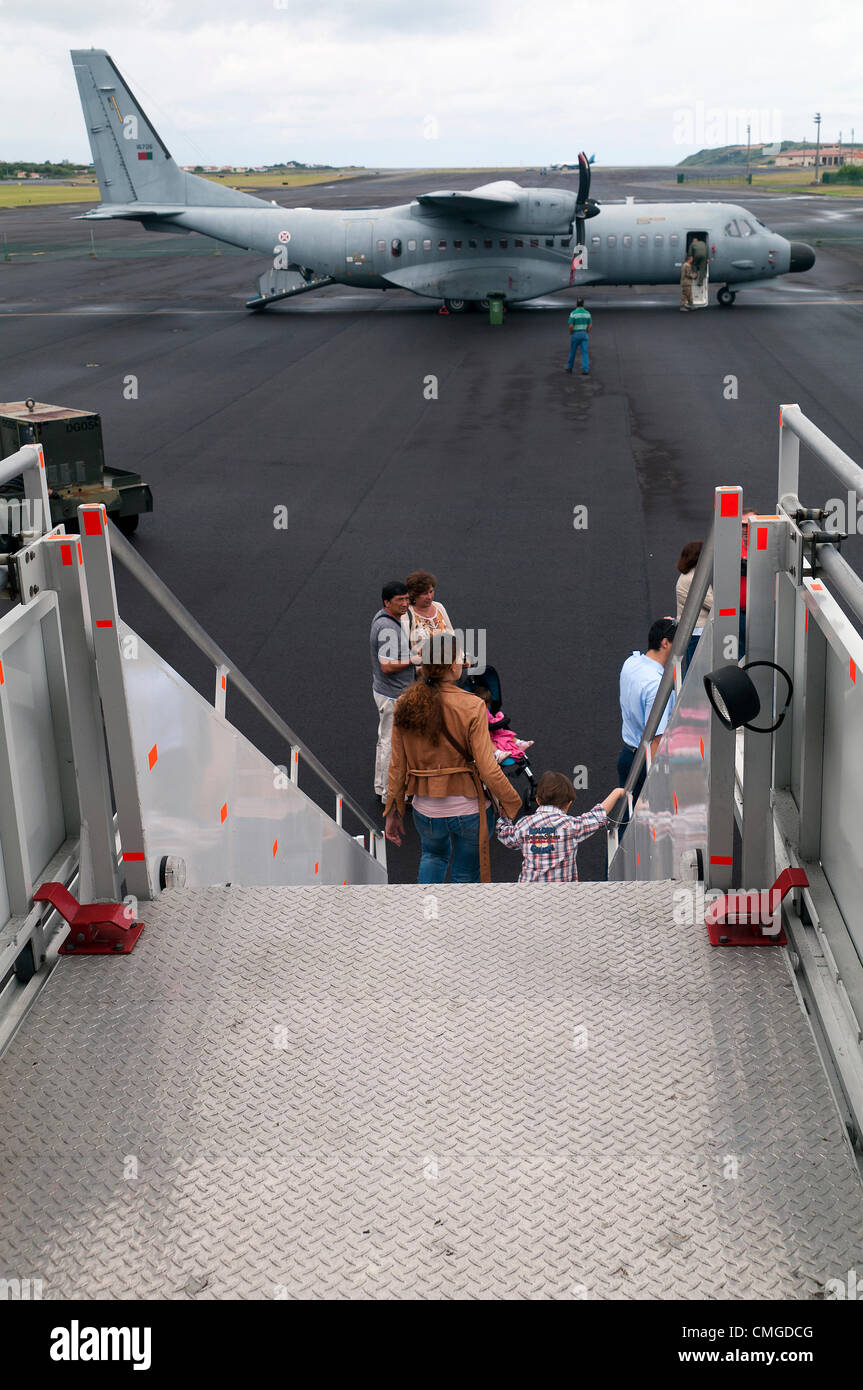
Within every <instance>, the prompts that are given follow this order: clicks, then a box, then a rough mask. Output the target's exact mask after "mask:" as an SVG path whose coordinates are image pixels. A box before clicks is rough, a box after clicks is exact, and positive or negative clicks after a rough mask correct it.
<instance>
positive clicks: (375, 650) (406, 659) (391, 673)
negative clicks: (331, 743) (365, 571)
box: [369, 579, 414, 802]
mask: <svg viewBox="0 0 863 1390" xmlns="http://www.w3.org/2000/svg"><path fill="white" fill-rule="evenodd" d="M381 603H382V604H383V607H382V608H380V609H379V610H378V612H377V613H376V614H375V616H374V617H373V618H372V628H371V632H370V634H369V640H370V643H371V657H372V695H373V696H374V701H375V704H376V706H377V711H378V743H377V749H376V751H375V791H376V792H377V794H378V796H379V797H380V798H381V801H382V802H386V798H387V781H388V780H389V775H390V757H391V754H392V746H393V711H394V709H395V707H396V700H397V699H398V698H399V696H400V695H401V694H402V693H403V691H405V690H407V688H408V686H410V685H413V680H414V668H413V663H412V662H411V648H410V629H409V626H408V619H407V611H408V586H407V584H403V583H401V581H399V580H395V579H394V580H392V581H391V582H390V583H389V584H385V585H384V587H383V589H382V590H381Z"/></svg>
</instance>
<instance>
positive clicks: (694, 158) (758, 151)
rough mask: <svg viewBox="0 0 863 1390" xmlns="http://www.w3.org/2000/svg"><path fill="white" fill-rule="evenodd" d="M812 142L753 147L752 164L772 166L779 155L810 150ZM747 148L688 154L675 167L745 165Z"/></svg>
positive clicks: (720, 149)
mask: <svg viewBox="0 0 863 1390" xmlns="http://www.w3.org/2000/svg"><path fill="white" fill-rule="evenodd" d="M811 144H812V141H811V140H810V141H808V142H807V141H806V140H782V141H781V142H780V143H779V145H778V146H777V145H776V144H772V145H753V146H752V149H751V150H750V151H749V159H750V162H751V163H753V164H754V163H756V161H757V162H758V163H759V164H764V163H767V164H772V163H773V162H774V160H775V159H776V156H777V154H784V153H785V151H786V150H802V149H808V148H809V145H811ZM745 163H746V146H745V145H720V146H718V148H717V149H715V150H699V151H698V153H697V154H688V155H687V156H686V158H685V159H681V160H680V162H679V164H677V165H676V166H675V167H676V168H678V169H697V168H699V167H701V166H702V165H705V164H712V165H717V164H745Z"/></svg>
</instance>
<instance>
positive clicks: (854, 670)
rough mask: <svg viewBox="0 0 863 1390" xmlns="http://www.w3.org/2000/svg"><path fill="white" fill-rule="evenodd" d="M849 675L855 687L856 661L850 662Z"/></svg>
mask: <svg viewBox="0 0 863 1390" xmlns="http://www.w3.org/2000/svg"><path fill="white" fill-rule="evenodd" d="M849 673H850V675H851V679H852V681H853V682H854V684H855V685H856V684H857V662H856V661H852V662H851V665H850V667H849Z"/></svg>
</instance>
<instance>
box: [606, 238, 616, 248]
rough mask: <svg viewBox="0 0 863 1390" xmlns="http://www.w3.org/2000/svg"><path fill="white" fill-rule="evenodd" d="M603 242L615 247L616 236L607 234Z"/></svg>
mask: <svg viewBox="0 0 863 1390" xmlns="http://www.w3.org/2000/svg"><path fill="white" fill-rule="evenodd" d="M605 244H606V246H610V247H612V248H613V247H615V246H616V245H617V237H616V236H607V237H606V238H605Z"/></svg>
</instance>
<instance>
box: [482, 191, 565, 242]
mask: <svg viewBox="0 0 863 1390" xmlns="http://www.w3.org/2000/svg"><path fill="white" fill-rule="evenodd" d="M577 201H578V200H577V198H576V195H575V194H574V193H572V192H570V190H569V189H568V188H521V189H519V191H518V199H517V202H516V205H515V206H514V207H511V208H506V210H504V209H502V208H501V209H495V211H494V212H491V211H490V212H488V213H486V214H485V215H484V216H483V217H482V219H481V220H482V222H483V223H484V224H485V226H487V227H494V228H495V229H499V230H500V231H509V232H543V233H545V234H546V235H547V236H566V235H567V234H568V233H569V232H571V231H572V224H573V221H574V219H575V208H576V203H577ZM478 220H479V219H478Z"/></svg>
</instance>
